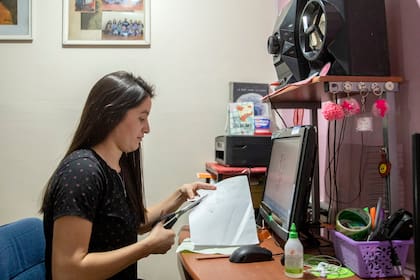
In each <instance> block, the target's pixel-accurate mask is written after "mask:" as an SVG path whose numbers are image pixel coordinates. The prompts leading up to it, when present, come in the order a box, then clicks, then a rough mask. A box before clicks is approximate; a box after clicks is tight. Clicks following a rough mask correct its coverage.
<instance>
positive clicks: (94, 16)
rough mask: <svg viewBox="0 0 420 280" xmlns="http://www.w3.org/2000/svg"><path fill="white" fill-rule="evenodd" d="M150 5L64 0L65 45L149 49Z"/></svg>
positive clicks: (135, 0) (132, 0)
mask: <svg viewBox="0 0 420 280" xmlns="http://www.w3.org/2000/svg"><path fill="white" fill-rule="evenodd" d="M0 1H1V0H0ZM150 1H151V0H63V45H104V46H118V45H139V46H149V45H150Z"/></svg>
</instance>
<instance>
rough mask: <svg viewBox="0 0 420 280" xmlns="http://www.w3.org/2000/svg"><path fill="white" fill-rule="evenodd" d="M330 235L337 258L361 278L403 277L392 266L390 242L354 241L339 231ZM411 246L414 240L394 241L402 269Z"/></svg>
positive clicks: (333, 231) (393, 244) (332, 231)
mask: <svg viewBox="0 0 420 280" xmlns="http://www.w3.org/2000/svg"><path fill="white" fill-rule="evenodd" d="M330 233H331V238H332V241H333V244H334V250H335V255H336V257H337V258H338V259H339V260H340V261H341V262H342V263H343V265H345V266H347V267H348V268H350V269H351V270H352V271H353V272H354V273H356V274H357V275H358V276H359V277H360V278H380V277H395V276H401V275H400V274H399V272H398V270H396V269H395V268H394V267H393V265H392V262H391V243H390V242H389V241H354V240H353V239H351V238H349V237H347V236H345V235H344V234H342V233H340V232H338V231H335V230H331V232H330ZM411 244H413V240H392V246H393V247H394V250H395V253H396V254H397V255H398V258H399V260H400V262H401V268H402V269H404V267H405V262H406V260H407V254H408V248H409V246H410V245H411Z"/></svg>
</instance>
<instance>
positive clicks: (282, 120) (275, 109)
mask: <svg viewBox="0 0 420 280" xmlns="http://www.w3.org/2000/svg"><path fill="white" fill-rule="evenodd" d="M268 100H269V101H270V105H271V108H274V112H276V113H277V115H278V116H279V118H280V120H281V122H282V123H283V126H284V127H288V126H287V124H286V122H285V121H284V119H283V117H282V116H281V115H280V112H279V111H278V109H277V108H275V107H274V106H273V102H272V101H271V97H269V98H268Z"/></svg>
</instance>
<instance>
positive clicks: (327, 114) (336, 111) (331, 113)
mask: <svg viewBox="0 0 420 280" xmlns="http://www.w3.org/2000/svg"><path fill="white" fill-rule="evenodd" d="M321 113H322V115H323V116H324V118H325V119H326V120H327V121H332V120H339V119H342V118H344V111H343V108H342V107H341V106H340V105H338V104H336V103H334V102H331V101H327V102H324V104H323V105H322V110H321Z"/></svg>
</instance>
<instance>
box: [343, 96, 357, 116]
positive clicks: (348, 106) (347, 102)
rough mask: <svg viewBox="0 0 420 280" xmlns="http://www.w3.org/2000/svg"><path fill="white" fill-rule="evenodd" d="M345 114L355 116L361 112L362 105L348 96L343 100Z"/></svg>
mask: <svg viewBox="0 0 420 280" xmlns="http://www.w3.org/2000/svg"><path fill="white" fill-rule="evenodd" d="M341 107H342V108H343V111H344V114H345V115H346V116H353V115H356V114H358V113H360V105H359V102H357V100H356V99H354V98H346V99H344V100H343V101H342V102H341Z"/></svg>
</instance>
